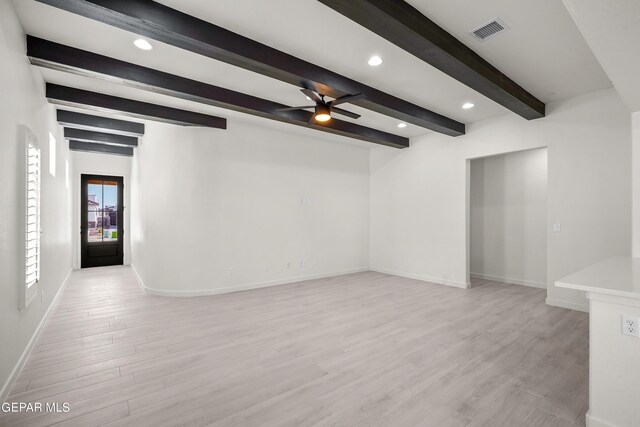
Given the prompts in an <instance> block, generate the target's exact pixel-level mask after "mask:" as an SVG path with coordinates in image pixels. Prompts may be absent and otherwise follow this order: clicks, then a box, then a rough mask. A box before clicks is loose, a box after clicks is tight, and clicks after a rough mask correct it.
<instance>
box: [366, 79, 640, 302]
mask: <svg viewBox="0 0 640 427" xmlns="http://www.w3.org/2000/svg"><path fill="white" fill-rule="evenodd" d="M411 145H412V146H411V148H409V149H405V150H386V149H377V148H376V149H373V150H372V153H371V266H372V268H373V269H378V270H381V271H388V272H395V273H396V274H402V275H410V276H412V277H419V278H424V279H425V280H431V281H434V282H439V283H447V284H453V285H457V286H460V285H463V284H465V283H466V281H467V262H468V255H467V250H466V247H467V234H468V230H467V229H468V225H467V216H466V209H465V206H466V203H467V186H468V182H467V162H468V159H473V158H477V157H486V156H491V155H496V154H502V153H507V152H513V151H520V150H526V149H531V148H539V147H548V193H547V194H548V215H547V218H548V223H547V231H546V232H547V239H548V262H547V268H548V275H547V284H548V285H547V286H548V288H547V296H548V302H549V303H551V304H555V305H561V306H566V307H570V308H576V309H583V310H587V307H588V306H587V300H586V298H585V295H584V293H583V292H579V291H572V290H568V289H559V288H556V287H555V286H554V285H553V282H554V281H555V280H557V279H559V278H561V277H563V276H566V275H567V274H569V273H572V272H574V271H577V270H579V269H581V268H584V267H586V266H588V265H590V264H593V263H595V262H597V261H600V260H602V259H604V258H608V257H611V256H628V255H629V254H630V251H631V216H630V214H631V187H630V185H631V124H630V116H629V113H628V112H627V110H626V108H625V106H624V104H623V103H622V100H621V99H620V97H619V95H618V94H617V93H616V91H615V90H613V89H608V90H604V91H599V92H595V93H591V94H587V95H583V96H580V97H576V98H572V99H569V100H566V101H562V102H558V103H553V104H548V105H547V117H545V118H543V119H538V120H532V121H526V120H524V119H522V118H520V117H517V116H515V115H512V114H508V115H505V116H501V117H498V118H495V119H490V120H486V121H482V122H479V123H475V124H473V125H471V126H469V127H468V129H467V134H466V135H464V136H461V137H458V138H448V137H445V136H441V135H438V134H435V133H433V134H427V135H425V136H423V137H419V138H414V139H413V140H412V141H411ZM554 223H559V224H561V225H562V232H561V233H553V231H552V224H554Z"/></svg>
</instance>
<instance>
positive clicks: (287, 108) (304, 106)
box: [276, 105, 316, 111]
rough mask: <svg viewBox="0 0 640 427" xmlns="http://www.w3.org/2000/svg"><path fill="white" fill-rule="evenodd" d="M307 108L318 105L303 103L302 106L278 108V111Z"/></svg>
mask: <svg viewBox="0 0 640 427" xmlns="http://www.w3.org/2000/svg"><path fill="white" fill-rule="evenodd" d="M307 108H316V106H315V105H303V106H301V107H285V108H278V109H277V110H276V111H293V110H306V109H307Z"/></svg>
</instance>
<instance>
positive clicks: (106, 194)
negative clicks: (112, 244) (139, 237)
mask: <svg viewBox="0 0 640 427" xmlns="http://www.w3.org/2000/svg"><path fill="white" fill-rule="evenodd" d="M102 194H103V200H104V208H103V210H102V240H103V241H117V240H118V183H117V182H113V181H104V182H103V187H102Z"/></svg>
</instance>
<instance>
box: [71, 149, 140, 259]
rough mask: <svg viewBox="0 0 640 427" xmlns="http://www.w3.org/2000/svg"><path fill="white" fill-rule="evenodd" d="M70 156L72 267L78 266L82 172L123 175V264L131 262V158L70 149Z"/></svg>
mask: <svg viewBox="0 0 640 427" xmlns="http://www.w3.org/2000/svg"><path fill="white" fill-rule="evenodd" d="M71 158H72V159H73V178H72V188H73V195H72V199H73V268H80V264H81V263H80V239H81V235H80V212H81V209H82V206H80V190H81V188H80V185H81V179H80V178H81V175H83V174H95V175H111V176H122V177H124V206H125V209H124V224H123V227H124V242H123V244H124V261H123V262H124V264H125V265H128V264H130V263H131V250H130V247H131V245H130V241H131V237H130V236H129V230H130V224H131V219H130V214H129V210H130V209H129V207H130V206H129V205H130V202H131V201H130V194H131V189H130V188H129V186H130V184H131V181H130V177H131V163H132V160H131V159H132V158H131V157H126V156H114V155H107V154H97V153H87V152H82V151H71Z"/></svg>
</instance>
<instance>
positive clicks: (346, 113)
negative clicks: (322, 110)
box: [331, 107, 361, 119]
mask: <svg viewBox="0 0 640 427" xmlns="http://www.w3.org/2000/svg"><path fill="white" fill-rule="evenodd" d="M331 112H332V113H336V114H342V115H343V116H347V117H351V118H352V119H359V118H360V117H361V116H360V114H356V113H352V112H351V111H347V110H343V109H342V108H337V107H331Z"/></svg>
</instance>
